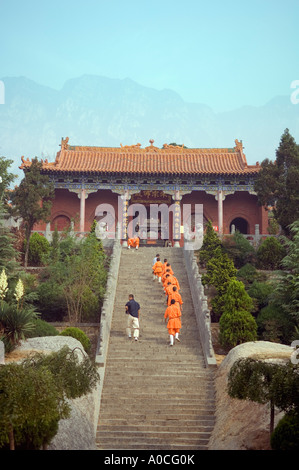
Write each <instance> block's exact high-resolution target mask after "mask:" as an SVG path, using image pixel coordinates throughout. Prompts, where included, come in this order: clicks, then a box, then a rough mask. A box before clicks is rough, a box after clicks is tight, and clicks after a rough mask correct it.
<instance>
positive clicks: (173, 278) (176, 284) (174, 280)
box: [167, 274, 180, 290]
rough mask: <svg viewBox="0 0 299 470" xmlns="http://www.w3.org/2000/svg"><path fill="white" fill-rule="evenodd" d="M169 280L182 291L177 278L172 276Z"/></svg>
mask: <svg viewBox="0 0 299 470" xmlns="http://www.w3.org/2000/svg"><path fill="white" fill-rule="evenodd" d="M167 279H168V281H167V282H171V284H173V285H174V286H177V288H178V290H179V289H180V284H179V281H178V280H177V278H176V277H175V276H173V275H172V274H171V275H170V276H169V277H168V278H167Z"/></svg>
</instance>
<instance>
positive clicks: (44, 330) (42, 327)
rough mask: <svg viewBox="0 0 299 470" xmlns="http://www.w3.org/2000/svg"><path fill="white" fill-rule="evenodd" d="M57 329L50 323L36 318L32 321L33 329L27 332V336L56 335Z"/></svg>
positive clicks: (57, 333)
mask: <svg viewBox="0 0 299 470" xmlns="http://www.w3.org/2000/svg"><path fill="white" fill-rule="evenodd" d="M57 335H59V331H58V330H57V329H56V328H55V327H54V326H53V325H51V324H50V323H48V322H46V321H44V320H41V319H40V318H36V319H35V320H34V321H33V329H32V331H30V333H27V335H26V337H27V338H39V337H42V336H57Z"/></svg>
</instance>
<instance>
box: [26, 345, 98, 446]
mask: <svg viewBox="0 0 299 470" xmlns="http://www.w3.org/2000/svg"><path fill="white" fill-rule="evenodd" d="M63 346H68V347H69V348H70V349H75V348H80V349H81V350H82V351H83V347H82V345H81V343H80V342H79V341H77V340H76V339H74V338H72V337H68V336H47V337H42V338H31V339H28V340H26V341H22V342H21V344H20V346H19V347H18V349H17V351H19V352H21V353H22V352H23V353H26V352H28V353H30V352H34V351H38V352H45V353H47V352H53V351H59V350H60V349H61V348H62V347H63ZM80 354H81V353H80ZM97 399H98V387H97V388H96V389H95V390H94V391H93V392H92V393H90V394H88V395H85V396H83V397H81V398H77V399H75V400H70V402H69V403H70V405H71V416H70V417H69V418H68V419H62V420H60V422H59V429H58V433H57V434H56V436H55V437H54V439H53V440H52V442H51V444H50V445H49V447H48V448H49V450H95V449H96V446H95V422H96V421H97V416H95V414H96V409H97V405H96V403H97Z"/></svg>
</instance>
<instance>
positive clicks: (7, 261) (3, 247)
mask: <svg viewBox="0 0 299 470" xmlns="http://www.w3.org/2000/svg"><path fill="white" fill-rule="evenodd" d="M6 218H7V210H6V209H5V206H4V204H3V202H2V201H1V200H0V272H1V271H2V269H3V268H5V271H6V272H7V275H8V276H9V277H15V276H16V275H17V274H18V272H19V271H20V269H21V264H20V256H19V253H18V252H17V250H16V249H15V247H14V236H13V234H12V233H11V232H10V230H9V229H8V228H7V226H6V225H5V219H6Z"/></svg>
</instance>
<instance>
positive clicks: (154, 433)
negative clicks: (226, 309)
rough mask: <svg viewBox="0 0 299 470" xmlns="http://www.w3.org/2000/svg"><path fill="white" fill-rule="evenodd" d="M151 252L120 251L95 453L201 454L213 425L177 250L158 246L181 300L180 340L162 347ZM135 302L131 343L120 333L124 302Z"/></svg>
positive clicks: (160, 302)
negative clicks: (135, 332)
mask: <svg viewBox="0 0 299 470" xmlns="http://www.w3.org/2000/svg"><path fill="white" fill-rule="evenodd" d="M156 252H157V248H152V247H144V248H139V250H127V249H125V248H124V249H123V250H122V254H121V261H120V269H119V278H118V284H117V291H116V301H115V305H114V312H113V318H112V326H111V334H110V342H109V348H108V356H107V362H106V372H105V378H104V384H103V391H102V398H101V406H100V413H99V422H98V427H97V434H96V445H97V448H98V449H101V450H107V449H109V450H113V449H118V450H123V449H130V450H139V449H142V450H152V449H160V450H184V449H189V450H191V449H198V450H201V449H207V448H208V442H209V438H210V434H211V432H212V429H213V426H214V406H215V404H214V381H213V379H214V377H213V370H209V369H207V368H206V367H205V363H204V358H203V353H202V349H201V345H200V340H199V333H198V329H197V325H196V319H195V316H194V314H193V305H192V300H191V295H190V290H189V285H188V279H187V274H186V270H185V265H184V259H183V253H182V249H180V248H176V249H173V248H159V252H160V255H161V260H162V261H163V260H164V258H167V259H168V260H169V262H170V263H171V266H172V268H173V270H174V273H175V275H176V277H177V278H178V280H179V282H180V286H181V291H180V293H181V295H182V299H183V302H184V305H183V312H182V329H181V334H180V339H181V342H180V343H178V342H176V343H175V345H174V346H173V347H169V336H168V330H167V328H166V324H165V322H164V312H165V309H166V297H165V294H164V292H163V288H162V285H161V284H159V283H158V281H153V279H152V260H153V258H154V257H155V254H156ZM130 293H132V294H134V296H135V300H136V301H137V302H139V303H140V306H141V315H140V337H139V341H133V340H129V339H128V338H127V336H126V333H125V328H126V320H127V317H126V315H125V307H124V306H125V303H126V302H127V301H128V295H129V294H130Z"/></svg>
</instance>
